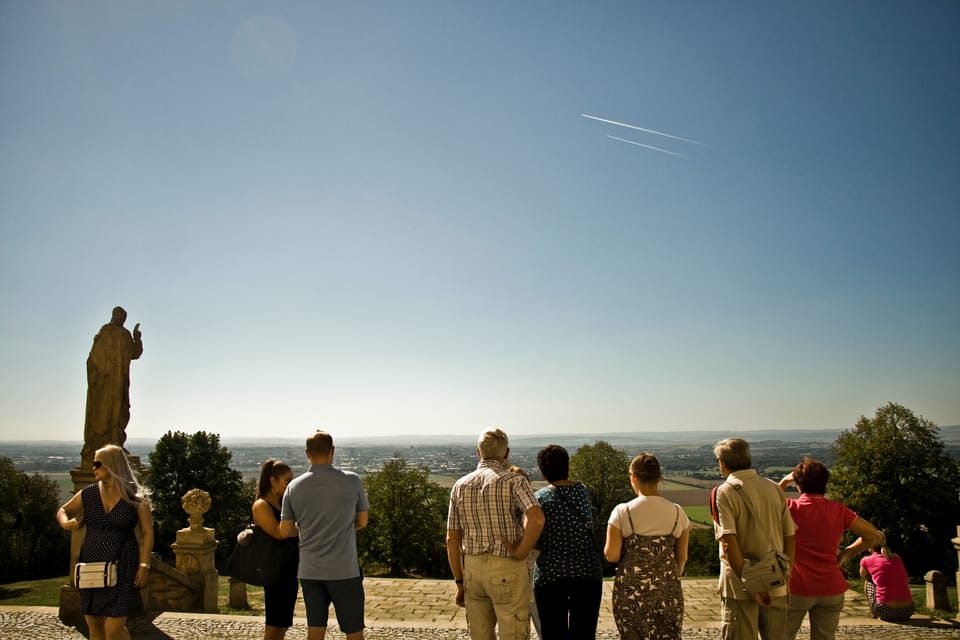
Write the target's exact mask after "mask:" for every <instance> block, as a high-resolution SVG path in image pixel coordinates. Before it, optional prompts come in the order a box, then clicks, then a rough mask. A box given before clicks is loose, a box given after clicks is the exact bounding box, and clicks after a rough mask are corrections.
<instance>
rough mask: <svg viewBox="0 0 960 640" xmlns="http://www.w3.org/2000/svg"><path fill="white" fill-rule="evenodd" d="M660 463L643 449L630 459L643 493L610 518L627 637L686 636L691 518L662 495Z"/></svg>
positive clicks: (617, 595)
mask: <svg viewBox="0 0 960 640" xmlns="http://www.w3.org/2000/svg"><path fill="white" fill-rule="evenodd" d="M662 480H663V476H662V474H661V471H660V462H659V461H658V460H657V458H656V456H654V455H653V454H652V453H641V454H640V455H638V456H637V457H636V458H634V459H633V461H632V462H631V463H630V484H631V486H632V487H633V490H634V491H635V492H636V493H637V497H636V498H634V499H633V500H631V501H630V502H627V503H625V504H619V505H617V506H616V507H615V508H614V510H613V513H611V514H610V519H609V520H608V521H607V541H606V544H605V545H604V547H603V554H604V555H605V556H606V558H607V560H609V561H610V562H613V563H616V565H617V575H616V577H615V578H614V582H613V618H614V621H615V622H616V623H617V629H618V630H619V631H620V638H622V640H644V639H646V638H657V639H658V640H667V639H669V640H680V636H681V632H682V630H683V589H682V587H681V586H680V576H681V575H683V568H684V566H685V565H686V563H687V545H688V543H689V540H690V518H688V517H687V514H686V513H685V512H684V511H683V509H681V508H680V505H677V504H674V503H672V502H670V501H669V500H667V499H666V498H664V497H662V496H661V495H660V491H659V486H660V482H661V481H662Z"/></svg>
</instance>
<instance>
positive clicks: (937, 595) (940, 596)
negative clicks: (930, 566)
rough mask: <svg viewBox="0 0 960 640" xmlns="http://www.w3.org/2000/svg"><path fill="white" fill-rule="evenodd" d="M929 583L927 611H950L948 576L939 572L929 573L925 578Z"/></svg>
mask: <svg viewBox="0 0 960 640" xmlns="http://www.w3.org/2000/svg"><path fill="white" fill-rule="evenodd" d="M923 581H924V582H926V583H927V593H926V595H927V609H940V610H941V611H949V610H950V598H949V596H947V576H945V575H943V574H942V573H940V572H939V571H936V570H934V571H927V573H926V575H925V576H923Z"/></svg>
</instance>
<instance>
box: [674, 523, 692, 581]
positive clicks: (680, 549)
mask: <svg viewBox="0 0 960 640" xmlns="http://www.w3.org/2000/svg"><path fill="white" fill-rule="evenodd" d="M689 546H690V528H689V527H687V528H686V529H684V530H683V533H681V534H680V537H679V538H677V539H676V540H675V541H674V543H673V555H674V556H675V557H676V558H677V573H678V574H679V575H681V576H682V575H683V569H684V567H686V566H687V557H688V556H687V553H688V548H689Z"/></svg>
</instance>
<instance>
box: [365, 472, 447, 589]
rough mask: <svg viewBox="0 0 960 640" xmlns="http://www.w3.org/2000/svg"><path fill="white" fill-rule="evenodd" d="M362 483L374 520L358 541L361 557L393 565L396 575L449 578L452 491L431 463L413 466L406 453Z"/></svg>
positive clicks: (370, 521) (367, 561)
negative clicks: (435, 474) (439, 480)
mask: <svg viewBox="0 0 960 640" xmlns="http://www.w3.org/2000/svg"><path fill="white" fill-rule="evenodd" d="M363 486H364V489H365V491H366V492H367V499H368V500H369V501H370V519H369V522H368V524H367V528H366V529H363V530H361V531H360V534H359V536H358V540H357V544H358V548H359V551H360V554H361V559H362V561H363V562H364V563H365V564H368V565H369V564H378V565H382V566H385V567H388V568H389V571H390V574H391V575H394V576H404V575H408V574H410V573H415V574H418V575H422V576H430V577H445V576H448V575H449V574H450V570H449V567H448V565H447V555H446V554H447V552H446V542H445V536H446V529H447V525H446V522H447V504H448V502H449V500H450V492H449V490H447V489H444V488H443V487H441V486H440V485H438V484H437V483H435V482H431V481H430V472H429V470H428V469H427V468H426V467H411V466H409V465H408V464H407V461H406V460H405V459H404V458H402V457H394V458H393V459H392V460H390V461H388V462H387V463H386V464H384V466H383V469H382V470H380V471H377V472H375V473H371V474H368V475H367V476H366V477H365V478H364V479H363Z"/></svg>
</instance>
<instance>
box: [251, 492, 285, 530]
mask: <svg viewBox="0 0 960 640" xmlns="http://www.w3.org/2000/svg"><path fill="white" fill-rule="evenodd" d="M253 524H255V525H257V526H258V527H260V528H261V529H263V530H264V532H266V534H267V535H269V536H270V537H271V538H276V539H277V540H283V539H284V538H286V537H287V536H284V535H282V534H281V533H280V521H279V520H277V517H276V516H275V515H273V507H271V506H270V503H269V502H267V501H266V500H264V499H263V498H260V499H258V500H256V501H255V502H254V503H253Z"/></svg>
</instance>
